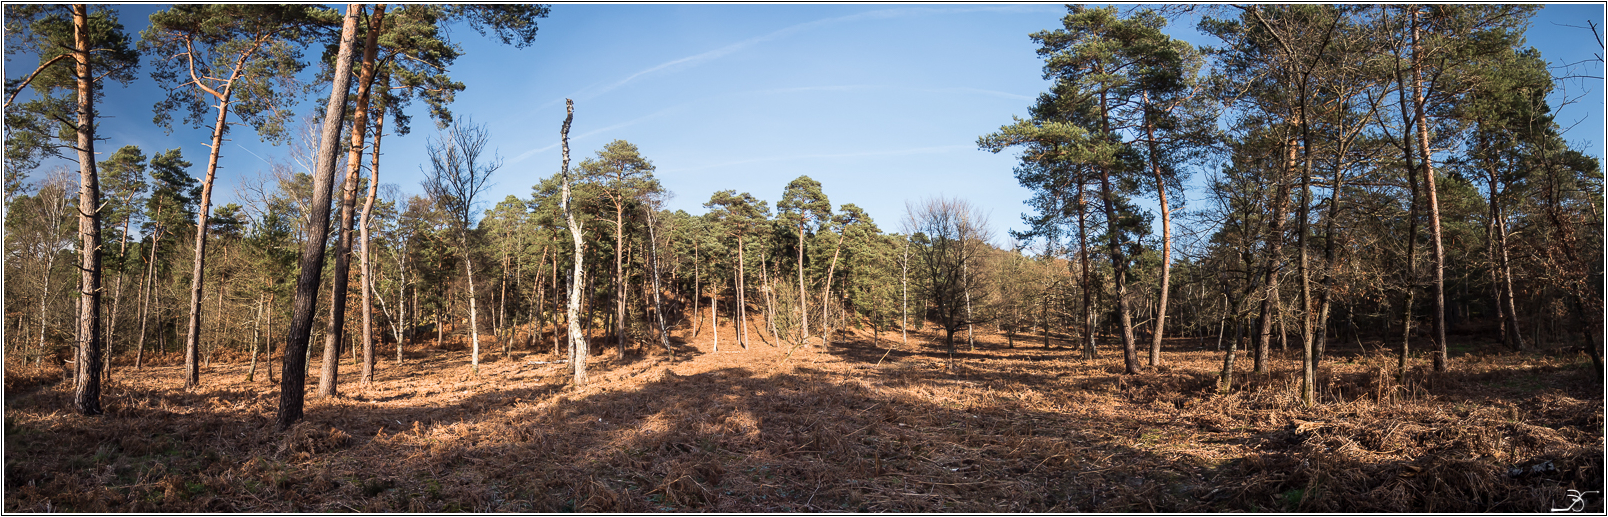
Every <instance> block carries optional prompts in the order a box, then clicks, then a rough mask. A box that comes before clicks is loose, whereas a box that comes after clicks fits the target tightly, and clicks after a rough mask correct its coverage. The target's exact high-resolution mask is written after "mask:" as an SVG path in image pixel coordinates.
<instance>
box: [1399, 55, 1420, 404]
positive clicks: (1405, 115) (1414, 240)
mask: <svg viewBox="0 0 1608 517" xmlns="http://www.w3.org/2000/svg"><path fill="white" fill-rule="evenodd" d="M1395 72H1396V83H1397V85H1398V86H1399V87H1398V88H1396V98H1397V100H1398V102H1397V105H1398V106H1400V107H1401V118H1402V120H1413V121H1415V122H1416V120H1417V119H1416V118H1413V117H1410V113H1409V108H1408V104H1407V88H1406V87H1405V85H1404V84H1403V79H1402V77H1401V72H1402V70H1400V69H1399V68H1398V69H1397V70H1396V71H1395ZM1411 135H1412V123H1409V124H1408V126H1407V127H1406V128H1403V129H1402V134H1401V154H1402V163H1403V164H1404V166H1405V167H1406V172H1407V173H1406V174H1405V176H1406V179H1407V185H1408V188H1409V190H1410V192H1411V193H1412V195H1411V197H1409V198H1408V208H1407V271H1406V272H1407V281H1406V282H1404V283H1405V285H1404V287H1403V291H1405V292H1403V293H1402V318H1401V354H1400V356H1398V357H1397V360H1396V370H1397V374H1398V375H1399V376H1400V378H1401V379H1406V378H1407V358H1408V355H1409V354H1410V353H1411V350H1412V347H1411V342H1412V337H1413V294H1414V290H1415V287H1416V284H1417V283H1418V254H1417V253H1416V250H1415V249H1414V248H1415V247H1416V245H1417V244H1418V180H1417V178H1415V177H1414V176H1415V174H1414V173H1413V171H1416V170H1418V169H1417V167H1415V166H1414V165H1413V145H1412V144H1411V143H1409V139H1410V138H1412V137H1411Z"/></svg>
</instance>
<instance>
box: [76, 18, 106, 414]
mask: <svg viewBox="0 0 1608 517" xmlns="http://www.w3.org/2000/svg"><path fill="white" fill-rule="evenodd" d="M72 12H73V46H74V47H75V48H74V49H73V59H74V61H76V62H77V65H78V68H77V70H76V72H75V74H74V75H76V76H77V80H78V85H77V86H78V128H77V133H78V170H79V189H78V234H79V237H80V238H81V239H82V247H81V248H79V250H80V252H81V253H82V260H81V261H80V264H79V271H80V276H79V278H80V280H79V282H80V284H79V285H80V287H79V289H80V291H79V298H78V299H79V306H78V310H79V312H78V365H77V366H78V374H77V375H75V376H74V377H73V381H74V384H75V386H74V390H73V404H74V406H76V407H77V409H78V412H79V413H80V414H83V415H99V414H101V405H100V392H101V382H100V381H101V379H100V375H101V364H100V363H101V347H102V344H103V342H102V340H101V337H102V336H101V320H100V306H101V250H100V244H101V241H100V178H99V174H98V173H97V171H96V170H95V134H94V124H95V99H94V90H93V88H92V82H93V80H92V79H91V78H92V77H94V76H92V75H90V67H89V53H90V49H89V34H88V33H89V27H88V25H89V6H88V5H86V4H73V6H72Z"/></svg>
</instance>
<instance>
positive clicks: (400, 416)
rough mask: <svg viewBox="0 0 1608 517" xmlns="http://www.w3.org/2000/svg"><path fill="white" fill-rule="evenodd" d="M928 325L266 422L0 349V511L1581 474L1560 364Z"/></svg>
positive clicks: (234, 388) (1390, 493)
mask: <svg viewBox="0 0 1608 517" xmlns="http://www.w3.org/2000/svg"><path fill="white" fill-rule="evenodd" d="M732 330H733V329H732V327H731V326H730V325H729V324H728V325H726V326H725V327H724V328H723V329H722V332H723V333H726V335H727V336H728V339H729V336H730V335H731V334H730V332H731V331H732ZM928 330H929V331H927V332H913V333H912V334H911V336H910V345H909V346H904V347H901V346H899V335H898V333H897V332H893V333H887V332H884V333H882V335H881V336H880V337H881V339H880V341H879V343H880V345H881V346H882V347H887V346H889V345H893V349H892V350H891V351H890V350H886V349H885V348H881V347H874V346H872V344H871V339H872V336H871V334H870V333H869V332H865V331H856V332H852V333H847V334H846V335H844V336H843V341H841V342H837V343H834V344H833V345H832V346H830V347H821V346H819V345H816V346H812V347H806V348H800V349H798V350H797V352H796V353H795V354H793V356H792V357H791V358H789V359H787V360H785V361H784V360H783V359H784V358H785V357H786V355H787V351H788V347H786V346H781V347H778V346H775V345H774V342H772V344H764V343H763V342H762V343H758V344H755V345H754V346H752V347H750V348H749V349H748V350H746V351H743V350H741V349H739V350H737V351H723V352H720V353H713V352H712V351H711V344H712V343H711V339H710V337H711V336H709V334H708V333H707V331H706V332H705V333H704V335H703V337H702V338H700V339H695V340H693V341H691V342H690V343H689V342H685V341H684V340H683V338H684V337H686V334H688V333H689V332H688V331H680V332H676V333H675V334H676V339H675V340H674V342H675V347H676V350H677V355H676V357H677V358H676V359H670V358H669V356H667V355H666V354H664V353H663V352H662V351H660V350H656V349H653V348H649V349H648V350H647V351H646V353H644V352H643V351H641V350H638V349H632V350H631V351H629V352H628V353H627V355H626V357H625V359H623V360H622V359H620V358H619V357H618V356H617V355H615V354H614V353H613V352H612V351H610V352H600V353H599V357H597V358H596V359H595V360H594V361H593V362H592V365H593V368H594V370H593V376H592V382H591V383H589V384H588V385H587V386H586V387H585V388H583V389H571V388H569V387H568V386H567V381H568V380H567V372H565V371H563V368H562V367H561V366H562V365H560V364H537V363H536V362H542V361H551V360H554V359H555V358H554V356H553V355H552V354H551V353H550V351H543V352H542V353H530V352H529V351H528V350H525V349H518V350H516V351H515V352H514V354H513V355H512V356H511V357H509V358H502V357H498V358H495V359H489V360H488V362H486V363H483V365H482V370H481V375H480V376H479V377H473V376H470V375H468V371H469V368H468V364H467V359H466V357H465V355H464V353H463V352H464V350H465V348H466V344H465V343H464V339H463V338H464V337H466V336H461V335H460V336H452V339H450V340H449V341H448V342H447V344H446V345H445V346H444V347H440V348H437V347H434V346H428V345H429V343H426V344H425V345H427V346H417V347H410V348H409V349H408V351H407V357H406V359H405V360H406V362H405V363H403V364H402V365H401V366H400V367H397V366H394V365H393V364H392V363H391V362H390V361H389V360H387V361H385V364H384V365H383V366H382V367H381V368H379V370H378V372H377V373H376V380H375V383H374V385H372V386H371V387H370V388H367V389H362V390H353V391H352V392H350V393H348V394H347V396H346V397H343V398H340V399H335V400H329V399H311V400H310V401H309V404H308V407H307V418H306V420H304V421H302V422H300V423H298V424H296V425H295V426H294V427H292V428H291V429H290V430H289V431H288V432H285V433H280V432H278V431H277V428H276V427H275V426H274V424H273V417H274V411H275V397H274V394H275V393H274V391H275V389H274V388H273V387H272V385H271V384H270V383H268V382H266V379H265V378H261V377H259V378H258V380H257V381H256V382H254V383H248V382H245V380H244V379H245V369H246V365H245V364H243V363H242V362H239V361H238V359H239V358H234V359H236V360H232V361H230V362H221V361H220V362H219V363H216V364H214V365H213V366H211V367H209V368H208V369H207V375H208V377H209V378H211V379H215V380H214V381H213V382H210V383H208V385H206V386H205V387H203V388H202V389H200V390H196V391H193V392H192V391H185V390H181V389H178V388H176V386H177V385H178V382H177V381H178V373H179V371H178V367H177V366H175V365H173V364H172V363H171V361H168V362H166V363H157V365H156V366H148V367H147V368H146V370H145V371H144V372H143V373H141V374H140V375H138V376H127V377H121V378H118V379H116V380H114V381H112V384H110V385H109V387H108V391H107V392H106V394H105V395H103V397H104V400H105V403H106V408H107V412H108V415H109V416H110V417H111V418H93V417H84V416H80V415H77V414H74V413H73V412H72V411H71V409H70V405H69V404H68V401H70V399H71V394H72V392H71V383H67V382H60V381H59V379H60V377H61V376H60V370H59V369H56V370H55V371H54V372H41V371H36V370H31V369H29V368H27V367H21V368H18V367H12V366H10V365H8V368H7V377H6V404H7V407H8V411H7V416H6V459H7V461H6V468H7V472H6V474H7V476H6V478H7V480H8V482H7V487H6V494H7V496H6V501H5V509H6V511H7V512H44V511H69V512H105V511H110V512H122V511H134V512H212V511H228V512H323V511H336V512H343V511H359V512H442V511H449V512H450V511H476V512H492V511H495V512H559V511H600V512H658V511H715V512H818V511H849V512H856V511H858V512H1073V511H1077V512H1090V511H1094V512H1157V511H1159V512H1222V511H1260V512H1267V511H1274V512H1303V513H1307V512H1335V511H1360V512H1434V511H1449V512H1478V511H1498V512H1524V513H1528V512H1544V511H1546V510H1547V509H1549V508H1553V507H1563V506H1565V504H1566V503H1567V502H1568V497H1567V495H1566V491H1567V490H1568V489H1571V488H1574V489H1581V490H1585V489H1589V488H1585V487H1596V486H1599V485H1600V484H1601V483H1602V480H1603V477H1602V435H1601V433H1600V430H1601V428H1602V425H1603V421H1602V408H1603V399H1602V393H1601V385H1600V384H1599V383H1597V382H1596V381H1595V380H1594V377H1595V372H1594V370H1593V369H1592V367H1591V365H1590V363H1589V361H1588V360H1587V358H1586V357H1585V356H1584V354H1581V353H1579V352H1578V351H1574V352H1573V353H1567V352H1562V351H1553V352H1546V353H1523V354H1516V353H1512V352H1504V351H1502V350H1500V343H1499V342H1480V341H1477V340H1472V339H1469V338H1464V337H1463V336H1459V341H1460V342H1466V343H1469V345H1468V346H1467V348H1466V349H1465V348H1464V347H1462V346H1460V347H1459V348H1460V349H1462V351H1463V353H1461V354H1458V355H1456V356H1455V357H1456V358H1457V361H1455V362H1454V363H1453V364H1454V367H1453V368H1452V370H1451V371H1450V372H1446V373H1435V372H1431V371H1426V368H1424V367H1419V368H1416V369H1415V370H1414V371H1413V372H1411V374H1410V375H1409V376H1408V378H1407V379H1406V381H1407V382H1406V383H1405V384H1403V383H1400V382H1397V380H1396V378H1395V375H1394V374H1393V373H1392V371H1393V368H1394V362H1395V358H1394V357H1391V356H1389V355H1388V354H1384V353H1381V352H1380V351H1379V350H1378V349H1377V348H1376V347H1374V346H1373V345H1372V344H1369V345H1368V351H1367V352H1363V351H1361V350H1357V349H1355V348H1336V349H1331V350H1332V353H1333V355H1332V356H1331V357H1332V358H1331V359H1330V360H1329V361H1328V362H1326V363H1324V366H1323V372H1322V373H1323V375H1324V376H1325V377H1326V378H1328V380H1327V381H1326V382H1325V386H1326V388H1325V389H1326V391H1327V392H1326V393H1324V395H1323V396H1324V398H1325V400H1327V401H1329V402H1327V403H1325V404H1323V405H1321V406H1317V407H1313V408H1306V409H1304V408H1303V406H1302V405H1301V403H1300V398H1299V396H1298V395H1299V394H1298V387H1299V376H1298V375H1297V373H1298V370H1296V368H1295V367H1296V366H1298V362H1297V361H1298V358H1295V356H1292V355H1290V354H1287V353H1286V354H1281V355H1280V356H1279V358H1278V359H1276V360H1275V361H1274V362H1275V363H1276V366H1275V367H1274V369H1273V373H1272V374H1271V375H1270V376H1268V377H1265V378H1258V377H1256V376H1254V375H1253V374H1252V373H1251V372H1249V371H1247V372H1244V375H1246V380H1245V384H1244V385H1243V387H1242V388H1241V389H1240V390H1239V391H1236V392H1234V393H1232V394H1227V395H1224V394H1221V393H1219V391H1218V390H1217V382H1216V379H1217V371H1218V369H1219V368H1220V363H1221V357H1220V353H1219V352H1217V351H1215V350H1213V349H1212V344H1211V342H1210V340H1188V339H1168V340H1167V343H1166V345H1165V347H1166V350H1167V353H1168V355H1169V356H1170V357H1172V358H1174V359H1173V360H1172V361H1171V362H1170V363H1169V365H1168V366H1165V367H1162V368H1160V369H1158V370H1157V371H1155V372H1147V373H1145V374H1142V375H1139V376H1127V375H1123V374H1122V372H1121V368H1120V366H1119V365H1116V364H1114V363H1112V362H1111V361H1109V360H1097V361H1085V360H1082V359H1079V351H1078V350H1076V349H1074V348H1070V347H1068V346H1066V345H1068V342H1067V341H1064V340H1061V339H1056V340H1055V341H1054V342H1053V343H1054V344H1055V346H1054V347H1053V348H1048V349H1046V348H1043V347H1042V343H1041V342H1037V341H1032V342H1030V341H1029V340H1022V341H1018V343H1017V346H1016V347H1015V348H1007V347H1006V343H1005V338H1004V336H1000V335H997V334H994V333H980V334H979V335H978V340H977V348H976V350H966V349H962V350H961V351H958V352H957V354H956V355H957V357H956V359H955V365H956V366H955V369H954V370H953V371H950V370H948V369H947V368H946V364H947V363H948V360H949V359H948V356H947V354H945V352H944V350H943V348H942V346H941V343H942V340H941V339H942V338H941V335H938V334H935V333H933V332H930V330H931V328H930V327H929V328H928ZM890 334H891V337H892V338H893V339H892V341H890V340H889V339H888V338H889V337H890ZM1465 339H1468V340H1467V341H1465ZM1108 343H1109V341H1108ZM1101 348H1102V350H1101V353H1102V354H1111V353H1114V352H1116V350H1113V349H1112V348H1111V347H1109V346H1102V347H1101ZM884 354H885V355H886V357H883V356H884ZM558 359H562V358H561V357H560V358H558ZM533 361H536V362H533ZM52 374H53V375H52ZM1532 470H1533V472H1532ZM1514 471H1517V472H1519V473H1518V474H1516V475H1515V474H1513V472H1514ZM1586 503H1587V504H1586V505H1585V506H1584V508H1583V510H1584V511H1585V512H1587V513H1591V512H1599V513H1600V512H1601V511H1602V500H1601V499H1600V498H1587V500H1586ZM1549 505H1551V506H1549Z"/></svg>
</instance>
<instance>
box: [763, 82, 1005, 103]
mask: <svg viewBox="0 0 1608 517" xmlns="http://www.w3.org/2000/svg"><path fill="white" fill-rule="evenodd" d="M859 90H900V91H910V92H925V93H947V94H964V95H988V96H992V97H1004V98H1007V99H1013V100H1026V101H1030V100H1033V97H1032V96H1029V95H1020V94H1015V93H1009V92H1001V91H995V90H984V89H981V88H966V87H954V88H909V87H905V86H889V85H873V84H845V85H835V86H798V87H793V88H776V89H771V90H758V91H755V92H753V93H757V94H761V95H781V94H789V93H802V92H848V91H859Z"/></svg>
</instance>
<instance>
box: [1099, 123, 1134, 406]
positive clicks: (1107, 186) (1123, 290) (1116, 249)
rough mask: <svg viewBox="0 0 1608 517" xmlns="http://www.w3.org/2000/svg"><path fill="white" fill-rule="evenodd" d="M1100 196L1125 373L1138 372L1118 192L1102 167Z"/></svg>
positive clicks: (1106, 128)
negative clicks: (1115, 292)
mask: <svg viewBox="0 0 1608 517" xmlns="http://www.w3.org/2000/svg"><path fill="white" fill-rule="evenodd" d="M1106 106H1107V104H1106V93H1105V92H1101V93H1100V129H1101V132H1103V133H1105V134H1110V131H1111V128H1110V127H1109V125H1110V118H1109V114H1108V113H1107V111H1106ZM1100 194H1101V196H1100V198H1101V201H1103V202H1104V204H1105V213H1106V236H1107V245H1106V251H1107V253H1109V254H1110V255H1111V269H1112V271H1113V274H1112V276H1114V277H1116V278H1115V279H1116V283H1117V323H1118V324H1119V325H1121V326H1122V363H1123V368H1124V372H1125V373H1129V374H1136V373H1139V351H1138V349H1137V348H1136V346H1137V343H1135V342H1134V336H1133V315H1132V313H1131V310H1130V308H1129V306H1128V279H1127V276H1128V257H1127V254H1126V253H1123V251H1122V242H1121V237H1120V233H1121V232H1120V231H1119V230H1118V228H1117V221H1118V219H1117V207H1116V199H1115V197H1116V192H1115V190H1114V189H1113V188H1112V186H1111V170H1110V168H1109V167H1104V166H1102V167H1100Z"/></svg>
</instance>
